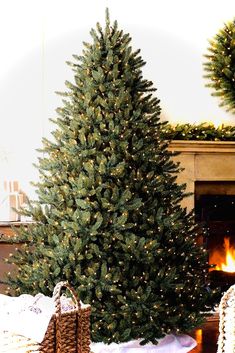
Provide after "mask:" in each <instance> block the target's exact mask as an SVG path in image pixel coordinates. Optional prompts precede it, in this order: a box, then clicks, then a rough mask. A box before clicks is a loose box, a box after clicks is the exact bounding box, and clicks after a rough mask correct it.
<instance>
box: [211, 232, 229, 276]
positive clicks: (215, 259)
mask: <svg viewBox="0 0 235 353" xmlns="http://www.w3.org/2000/svg"><path fill="white" fill-rule="evenodd" d="M210 264H216V267H215V268H214V270H217V271H225V272H235V248H234V246H232V245H231V244H230V239H229V238H226V237H225V238H224V244H223V248H222V249H220V250H214V251H213V252H212V254H211V256H210Z"/></svg>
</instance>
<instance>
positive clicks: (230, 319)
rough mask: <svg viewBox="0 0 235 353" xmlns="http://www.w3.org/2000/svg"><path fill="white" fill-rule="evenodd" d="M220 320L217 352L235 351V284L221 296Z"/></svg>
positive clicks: (234, 352)
mask: <svg viewBox="0 0 235 353" xmlns="http://www.w3.org/2000/svg"><path fill="white" fill-rule="evenodd" d="M219 320H220V321H219V339H218V350H217V353H235V285H233V286H231V287H230V288H229V289H228V290H227V291H226V292H225V293H224V295H223V297H222V298H221V301H220V305H219Z"/></svg>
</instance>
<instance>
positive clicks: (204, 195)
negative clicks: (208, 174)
mask: <svg viewBox="0 0 235 353" xmlns="http://www.w3.org/2000/svg"><path fill="white" fill-rule="evenodd" d="M195 217H196V221H197V222H199V223H200V224H201V225H202V227H204V228H206V229H207V234H206V236H205V238H204V243H205V245H206V248H207V249H208V252H209V259H208V260H209V264H211V265H215V267H214V268H212V269H211V270H212V272H214V273H213V278H215V277H216V282H218V281H217V278H220V281H222V282H223V284H226V283H224V282H226V281H227V282H229V284H231V282H232V284H233V283H235V181H234V182H231V181H223V182H213V181H212V182H211V181H209V182H204V181H203V182H196V183H195ZM228 278H229V279H228ZM227 284H228V283H227Z"/></svg>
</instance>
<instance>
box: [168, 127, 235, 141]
mask: <svg viewBox="0 0 235 353" xmlns="http://www.w3.org/2000/svg"><path fill="white" fill-rule="evenodd" d="M162 134H163V137H164V138H165V139H166V140H199V141H235V126H228V125H227V126H225V125H221V126H219V127H215V126H214V125H213V124H208V123H201V124H198V125H196V124H177V125H172V124H169V123H166V125H165V127H164V129H163V130H162Z"/></svg>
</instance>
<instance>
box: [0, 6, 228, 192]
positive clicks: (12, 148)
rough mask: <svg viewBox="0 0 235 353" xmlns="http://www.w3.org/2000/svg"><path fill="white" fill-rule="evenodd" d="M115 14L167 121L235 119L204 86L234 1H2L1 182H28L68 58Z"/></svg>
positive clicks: (65, 75) (48, 127)
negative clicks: (209, 57) (213, 43)
mask: <svg viewBox="0 0 235 353" xmlns="http://www.w3.org/2000/svg"><path fill="white" fill-rule="evenodd" d="M107 6H108V7H109V10H110V14H111V19H113V20H114V19H117V20H118V23H119V26H120V27H121V28H122V29H123V30H124V31H125V32H129V33H130V34H131V36H132V38H133V48H135V49H137V48H140V49H141V54H142V57H143V59H144V60H145V61H146V62H147V64H146V66H145V68H144V76H145V77H146V78H148V79H150V80H152V81H153V83H154V86H155V87H157V88H158V91H157V93H156V94H157V96H158V97H159V98H160V99H161V106H162V119H167V120H169V121H171V122H174V123H175V122H189V121H190V122H202V121H213V122H214V123H216V124H220V123H222V122H224V123H229V124H234V121H235V120H234V117H233V116H231V115H230V114H228V113H226V112H225V111H224V110H222V109H221V108H219V107H218V102H217V100H216V98H213V97H211V96H210V92H209V90H208V89H207V88H205V87H204V85H205V81H204V80H203V78H202V75H203V70H202V62H203V60H204V58H203V54H205V53H206V49H207V47H208V39H209V38H212V37H213V36H214V35H215V34H216V33H217V31H218V29H219V28H221V27H222V26H223V23H224V22H226V21H228V20H231V19H232V18H233V15H235V4H234V1H233V0H224V1H223V2H221V1H220V0H215V1H213V0H207V1H203V0H198V1H188V0H178V1H174V0H148V1H147V2H143V1H140V0H135V1H131V0H119V1H111V0H109V1H108V0H86V1H79V0H63V1H58V0H33V1H32V0H21V1H18V0H8V1H7V2H3V1H2V2H1V11H0V33H1V56H0V101H1V104H0V121H1V138H0V180H2V179H6V178H11V179H18V180H20V182H21V185H22V187H23V189H24V190H25V191H26V192H27V193H28V194H30V195H33V189H32V188H31V186H30V184H29V181H30V180H34V181H35V180H36V179H37V171H36V169H35V168H34V167H33V166H32V163H33V162H36V160H37V157H38V155H39V154H38V153H37V152H35V150H36V148H39V147H40V146H41V138H42V136H49V132H50V130H51V125H50V123H49V118H51V117H53V116H54V115H55V113H54V110H55V108H56V107H57V106H59V105H60V98H59V97H57V96H56V95H55V93H54V92H55V91H60V90H62V91H63V90H64V81H65V80H66V79H68V80H72V73H71V71H70V69H69V68H68V67H67V66H66V64H65V61H66V60H71V58H72V54H75V53H76V54H80V53H81V51H82V41H84V40H85V41H89V40H90V36H89V31H90V28H91V27H94V26H95V23H96V22H97V21H99V22H101V23H102V24H103V23H104V12H105V8H106V7H107Z"/></svg>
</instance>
